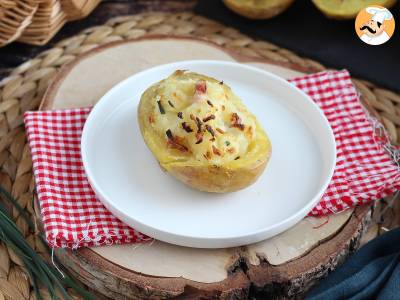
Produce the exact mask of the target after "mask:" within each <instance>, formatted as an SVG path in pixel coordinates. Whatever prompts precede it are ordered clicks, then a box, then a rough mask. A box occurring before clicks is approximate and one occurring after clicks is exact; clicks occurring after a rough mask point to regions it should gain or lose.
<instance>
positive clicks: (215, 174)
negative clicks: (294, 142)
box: [161, 152, 271, 193]
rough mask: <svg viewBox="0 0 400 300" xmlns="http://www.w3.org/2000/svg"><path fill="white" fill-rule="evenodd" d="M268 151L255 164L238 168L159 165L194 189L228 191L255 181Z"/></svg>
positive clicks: (261, 170)
mask: <svg viewBox="0 0 400 300" xmlns="http://www.w3.org/2000/svg"><path fill="white" fill-rule="evenodd" d="M270 153H271V152H269V153H268V155H267V156H266V157H264V158H263V159H260V160H259V161H258V162H257V163H256V164H253V165H251V166H248V165H246V166H241V167H238V168H226V167H224V166H217V165H203V166H184V165H173V164H172V165H169V166H163V165H162V164H161V166H162V167H163V168H164V169H165V170H166V171H167V172H168V173H170V174H171V175H172V176H174V177H175V178H177V179H178V180H180V181H182V182H183V183H185V184H186V185H188V186H190V187H192V188H194V189H197V190H200V191H205V192H212V193H228V192H235V191H238V190H241V189H244V188H246V187H248V186H249V185H251V184H253V183H254V182H256V180H257V179H258V177H259V176H260V175H261V174H262V173H263V171H264V169H265V167H266V165H267V162H268V160H269V157H270Z"/></svg>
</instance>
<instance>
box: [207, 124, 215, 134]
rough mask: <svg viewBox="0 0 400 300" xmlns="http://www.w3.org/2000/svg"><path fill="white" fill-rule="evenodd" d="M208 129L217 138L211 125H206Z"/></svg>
mask: <svg viewBox="0 0 400 300" xmlns="http://www.w3.org/2000/svg"><path fill="white" fill-rule="evenodd" d="M206 129H207V131H208V132H209V133H210V134H211V135H212V136H213V137H215V132H214V130H213V129H212V127H211V126H210V125H206Z"/></svg>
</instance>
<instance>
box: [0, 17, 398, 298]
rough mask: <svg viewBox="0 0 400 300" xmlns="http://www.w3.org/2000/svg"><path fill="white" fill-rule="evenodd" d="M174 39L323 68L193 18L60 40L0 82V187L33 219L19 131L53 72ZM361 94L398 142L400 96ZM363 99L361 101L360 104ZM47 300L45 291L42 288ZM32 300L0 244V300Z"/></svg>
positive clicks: (116, 23)
mask: <svg viewBox="0 0 400 300" xmlns="http://www.w3.org/2000/svg"><path fill="white" fill-rule="evenodd" d="M149 34H151V35H153V34H166V35H167V34H173V35H175V36H176V35H179V36H190V37H199V38H204V39H206V40H210V41H212V42H214V43H216V44H219V45H221V46H223V47H226V48H230V49H234V50H237V52H239V53H241V54H244V55H246V56H252V57H257V58H267V59H269V60H272V61H276V62H278V63H282V62H284V63H294V64H297V65H300V66H302V67H303V68H305V69H307V70H309V71H310V72H315V71H320V70H323V69H325V67H324V66H322V65H321V64H319V63H317V62H315V61H312V60H309V59H305V58H302V57H299V56H297V55H296V54H294V53H293V52H291V51H289V50H286V49H282V48H279V47H277V46H275V45H273V44H270V43H268V42H264V41H256V40H254V39H252V38H250V37H248V36H245V35H243V34H241V33H239V32H238V31H236V30H234V29H232V28H227V27H225V26H223V25H221V24H218V23H216V22H214V21H210V20H208V19H205V18H203V17H200V16H196V15H194V14H192V13H176V14H166V13H151V14H150V13H147V14H138V15H133V16H124V17H117V18H113V19H111V20H109V21H108V22H107V23H106V24H104V25H102V26H96V27H92V28H88V29H86V30H84V31H83V32H81V33H79V34H78V35H76V36H73V37H71V38H68V39H65V40H62V41H61V42H59V43H58V44H56V45H55V47H54V48H52V49H49V50H47V51H45V52H43V53H41V54H40V55H38V56H37V57H35V58H33V59H31V60H29V61H27V62H25V63H24V64H22V65H20V66H19V67H17V68H16V69H14V70H13V71H12V72H11V74H10V75H9V76H8V77H7V78H4V79H3V80H2V81H1V82H0V165H1V171H0V184H1V186H2V187H4V188H5V189H6V190H8V191H9V192H11V193H12V195H13V196H14V197H15V198H16V199H17V200H18V203H19V204H20V205H21V206H22V207H23V208H24V209H25V210H26V211H27V212H28V213H29V215H30V216H31V218H32V221H34V222H35V221H36V220H35V217H34V216H35V207H34V201H33V196H34V195H33V193H34V183H33V176H32V163H31V157H30V153H29V148H28V145H27V143H26V136H25V132H24V126H23V121H22V120H23V119H22V116H23V113H24V112H25V111H27V110H35V109H37V108H38V105H39V103H40V101H41V98H42V96H43V93H44V92H45V90H46V88H47V86H48V85H49V83H50V81H51V79H52V78H53V77H54V75H55V74H56V73H57V70H58V69H59V68H60V67H61V66H62V65H64V64H66V63H68V62H70V61H71V60H73V59H74V58H75V57H77V56H78V55H80V54H82V53H84V52H86V51H88V50H91V49H93V48H96V47H98V46H99V45H102V44H105V43H108V42H111V41H119V40H127V39H134V38H138V37H143V36H145V35H149ZM354 83H355V85H356V86H357V88H358V90H359V91H360V93H361V94H362V95H364V96H366V97H365V98H367V99H368V103H366V105H367V107H368V108H369V109H370V111H372V112H373V113H374V114H375V115H376V116H378V117H379V118H380V120H381V121H382V122H383V124H384V125H385V127H386V129H387V132H388V133H389V135H390V137H391V139H392V142H393V143H394V144H399V143H400V95H398V94H396V93H394V92H391V91H388V90H385V89H382V88H379V87H377V86H375V85H374V84H372V83H370V82H366V81H363V80H354ZM364 100H365V99H364ZM8 207H9V208H10V212H11V213H12V216H13V219H14V220H15V222H16V224H17V225H18V227H19V228H20V230H21V231H22V233H23V235H24V236H25V237H26V240H27V241H28V242H29V244H30V245H31V246H32V247H34V249H35V250H36V251H37V252H38V253H40V254H42V255H43V256H45V257H46V259H48V260H49V259H50V258H49V254H48V251H47V249H46V247H45V245H43V244H42V242H41V241H40V240H39V238H38V237H37V234H38V231H37V230H36V232H32V231H30V230H29V228H28V225H27V223H26V221H25V220H24V218H22V216H20V215H19V213H18V211H17V210H16V209H15V208H14V209H13V208H12V207H11V206H8ZM41 291H42V294H43V298H44V299H47V298H48V294H47V292H46V290H44V289H42V290H41ZM3 296H5V299H18V300H20V299H34V296H33V292H32V288H31V284H30V282H29V279H28V276H27V275H26V274H25V272H24V267H23V264H22V263H21V261H20V259H19V258H18V257H17V256H16V255H15V254H14V253H13V251H12V250H11V249H10V248H7V246H6V245H5V244H0V299H4V297H3Z"/></svg>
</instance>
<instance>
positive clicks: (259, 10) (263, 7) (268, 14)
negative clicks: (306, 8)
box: [223, 0, 294, 20]
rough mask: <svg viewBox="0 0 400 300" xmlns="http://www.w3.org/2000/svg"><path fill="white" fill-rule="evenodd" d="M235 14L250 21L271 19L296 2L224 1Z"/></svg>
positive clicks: (282, 0)
mask: <svg viewBox="0 0 400 300" xmlns="http://www.w3.org/2000/svg"><path fill="white" fill-rule="evenodd" d="M223 1H224V3H225V5H226V6H227V7H228V8H229V9H230V10H232V11H233V12H235V13H237V14H239V15H241V16H243V17H246V18H249V19H255V20H258V19H270V18H273V17H275V16H277V15H279V14H280V13H282V12H284V11H285V10H286V9H287V8H288V7H289V6H290V5H291V4H292V3H293V2H294V0H223Z"/></svg>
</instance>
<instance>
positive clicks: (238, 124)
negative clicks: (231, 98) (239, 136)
mask: <svg viewBox="0 0 400 300" xmlns="http://www.w3.org/2000/svg"><path fill="white" fill-rule="evenodd" d="M231 122H232V125H231V127H236V128H239V129H240V130H244V125H243V124H241V122H242V120H241V119H240V117H239V115H238V114H237V113H232V116H231Z"/></svg>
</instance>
